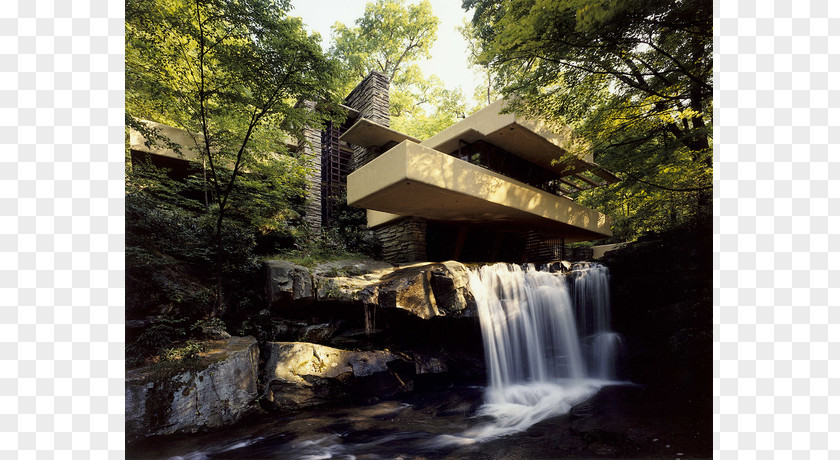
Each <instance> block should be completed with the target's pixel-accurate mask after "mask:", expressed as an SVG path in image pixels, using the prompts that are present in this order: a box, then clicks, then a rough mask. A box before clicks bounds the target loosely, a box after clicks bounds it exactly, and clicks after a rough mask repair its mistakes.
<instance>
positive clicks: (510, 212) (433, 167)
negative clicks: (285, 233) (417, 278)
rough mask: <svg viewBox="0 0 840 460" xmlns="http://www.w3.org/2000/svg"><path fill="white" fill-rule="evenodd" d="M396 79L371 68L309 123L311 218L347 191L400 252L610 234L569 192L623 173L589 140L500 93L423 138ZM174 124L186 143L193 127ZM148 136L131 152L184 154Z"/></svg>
mask: <svg viewBox="0 0 840 460" xmlns="http://www.w3.org/2000/svg"><path fill="white" fill-rule="evenodd" d="M388 85H389V82H388V80H387V78H386V77H385V76H384V75H382V74H381V73H378V72H371V73H370V74H369V75H368V76H367V77H366V78H365V79H364V80H363V81H362V82H361V83H360V84H359V85H358V86H357V87H356V88H355V89H354V90H353V91H351V93H350V94H349V95H348V96H347V98H346V99H345V101H344V106H343V108H344V109H345V110H346V112H347V117H346V119H345V121H344V122H343V123H342V124H340V125H339V124H337V123H328V124H327V125H326V126H325V127H324V128H323V129H319V128H309V129H306V130H304V133H302V134H303V136H302V140H301V142H300V143H299V144H298V145H296V146H295V150H296V151H297V152H298V154H299V155H301V157H302V158H303V159H305V160H306V162H307V163H308V166H309V167H310V176H309V196H310V200H309V202H308V205H307V212H306V219H307V221H308V222H309V224H310V226H312V227H313V228H316V229H320V228H321V227H329V226H331V225H333V224H334V221H335V213H336V212H337V210H338V206H339V204H340V201H341V200H342V199H344V197H345V196H346V200H347V204H349V205H351V206H356V207H360V208H364V209H365V210H366V212H367V224H368V227H370V228H371V229H372V230H373V231H374V232H375V234H376V235H377V237H378V238H379V240H380V241H381V242H382V245H383V253H384V254H383V255H384V258H385V259H386V260H388V261H391V262H414V261H425V260H447V259H457V260H462V261H485V262H489V261H510V262H523V261H531V262H542V261H547V260H553V259H557V258H560V257H561V256H562V253H563V252H564V250H565V244H566V243H571V242H577V241H588V240H598V239H604V238H608V237H610V236H612V231H611V229H610V224H611V221H610V218H609V217H608V216H606V215H604V214H602V213H600V212H597V211H595V210H592V209H589V208H586V207H584V206H581V205H580V204H578V203H576V202H575V201H574V200H572V199H570V198H568V197H566V196H565V195H566V194H568V193H572V192H576V191H580V190H585V189H589V188H592V187H598V186H601V185H605V184H608V183H611V182H614V181H616V180H617V179H616V177H615V176H614V175H613V174H612V173H610V172H609V171H607V170H605V169H603V168H601V167H600V166H598V165H597V164H595V163H594V161H593V158H592V155H591V153H589V154H583V155H580V154H574V153H572V150H575V151H578V150H580V149H573V148H572V147H573V144H572V143H573V137H572V136H571V133H570V132H569V131H568V130H566V131H564V132H559V133H558V132H555V131H552V130H549V129H547V128H546V127H545V126H543V125H541V124H539V123H537V122H534V121H532V120H528V119H523V118H521V117H519V116H516V115H514V114H501V113H500V111H501V110H502V109H503V108H504V104H505V102H504V101H501V100H500V101H497V102H495V103H493V104H491V105H489V106H487V107H485V108H483V109H481V110H479V111H478V112H476V113H474V114H472V115H470V116H468V117H466V118H465V119H462V120H461V121H459V122H458V123H455V124H454V125H452V126H450V127H449V128H447V129H445V130H443V131H442V132H440V133H438V134H436V135H434V136H432V137H431V138H429V139H425V140H420V139H415V138H413V137H411V136H408V135H406V134H403V133H400V132H397V131H395V130H392V129H390V128H389V127H388V125H389V115H388V113H389V104H388V102H389V101H388ZM170 129H174V128H170ZM176 131H180V130H176ZM167 135H169V137H170V138H171V139H172V140H174V141H176V142H179V143H181V142H180V141H179V140H178V139H179V138H177V136H181V137H184V136H185V135H186V133H178V132H173V133H171V134H169V133H167ZM187 137H188V136H187ZM184 140H185V141H186V140H188V139H186V138H185V139H184ZM141 141H142V137H140V136H139V135H137V138H136V139H135V134H134V133H133V134H132V141H131V143H132V152H133V154H134V153H135V150H136V152H137V154H140V153H145V154H154V155H155V156H158V157H160V158H162V159H166V160H167V161H168V162H170V163H171V162H172V161H175V159H174V157H173V155H177V154H175V153H174V152H169V151H168V150H167V149H165V148H158V149H157V151H153V150H151V149H149V148H147V147H145V146H144V145H142V142H141ZM182 145H184V144H183V143H182ZM182 150H183V149H182ZM182 159H184V160H186V158H183V157H182ZM160 161H163V160H160Z"/></svg>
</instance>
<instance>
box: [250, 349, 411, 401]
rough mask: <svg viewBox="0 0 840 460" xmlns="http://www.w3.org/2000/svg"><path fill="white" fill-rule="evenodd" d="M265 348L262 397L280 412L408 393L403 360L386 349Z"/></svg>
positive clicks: (409, 384)
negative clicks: (348, 400) (357, 398)
mask: <svg viewBox="0 0 840 460" xmlns="http://www.w3.org/2000/svg"><path fill="white" fill-rule="evenodd" d="M267 348H268V361H267V362H266V366H265V375H264V377H265V382H266V385H265V393H264V396H265V398H266V400H267V401H269V402H271V403H273V404H274V405H275V406H276V407H277V408H280V409H295V408H300V407H306V406H312V405H316V404H321V403H325V402H331V401H335V400H339V399H344V398H348V397H350V398H353V397H361V398H369V397H379V398H381V397H387V396H391V395H393V394H395V393H397V392H400V391H410V390H411V389H412V388H411V381H410V380H408V381H407V379H404V378H400V377H399V376H398V374H399V373H400V371H401V369H400V368H405V366H406V365H407V363H406V362H405V361H407V360H405V359H404V358H402V357H400V356H398V355H396V354H393V353H391V352H389V351H387V350H376V351H349V350H340V349H338V348H331V347H327V346H323V345H316V344H313V343H305V342H269V343H268V344H267ZM411 365H412V367H413V363H411Z"/></svg>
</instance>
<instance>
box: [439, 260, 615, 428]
mask: <svg viewBox="0 0 840 460" xmlns="http://www.w3.org/2000/svg"><path fill="white" fill-rule="evenodd" d="M575 269H576V270H575V272H576V273H575V274H574V275H573V276H574V280H575V281H574V290H575V299H576V300H577V302H573V301H572V296H571V295H570V292H569V290H570V287H569V283H568V282H567V280H566V277H565V276H564V275H562V274H558V273H549V272H544V271H537V270H535V269H534V267H533V266H530V265H529V266H526V267H525V268H522V267H519V266H516V265H508V264H495V265H488V266H484V267H481V268H479V269H477V270H474V271H473V272H471V274H470V290H471V291H472V293H473V295H474V297H475V299H476V304H477V306H478V313H479V320H480V323H481V330H482V337H483V340H484V351H485V358H486V361H487V371H488V376H489V382H488V387H487V389H486V390H485V404H484V405H483V406H482V407H481V409H480V410H479V413H478V415H479V416H489V417H491V418H492V421H491V422H489V423H482V424H479V425H478V426H476V427H475V428H473V429H470V430H468V431H466V432H464V433H461V434H459V435H445V436H442V437H440V439H438V442H440V443H441V444H472V443H476V442H481V441H485V440H487V439H491V438H495V437H498V436H503V435H507V434H512V433H516V432H520V431H524V430H526V429H528V428H529V427H531V426H533V425H534V424H536V423H538V422H540V421H542V420H545V419H547V418H550V417H554V416H558V415H562V414H565V413H568V412H569V410H570V409H571V408H572V406H574V405H576V404H578V403H581V402H583V401H585V400H586V399H588V398H590V397H592V396H593V395H594V394H595V393H597V392H598V390H599V389H600V388H601V387H602V386H604V385H605V384H608V383H610V380H609V379H612V378H614V377H615V356H616V348H617V346H618V345H617V342H619V341H620V339H619V337H618V335H617V334H615V333H613V332H611V331H609V284H608V272H607V271H606V268H605V267H603V266H601V265H597V264H592V265H587V266H576V267H575ZM589 318H592V319H591V320H588V319H589ZM590 323H591V326H589V325H588V324H590ZM579 331H580V333H581V334H585V335H584V336H583V338H581V335H579Z"/></svg>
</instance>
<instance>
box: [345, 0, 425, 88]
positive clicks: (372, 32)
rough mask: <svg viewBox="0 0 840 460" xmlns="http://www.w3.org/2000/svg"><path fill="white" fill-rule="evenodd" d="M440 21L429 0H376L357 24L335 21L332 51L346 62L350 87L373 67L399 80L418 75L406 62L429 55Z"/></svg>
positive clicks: (390, 79) (394, 80) (391, 79)
mask: <svg viewBox="0 0 840 460" xmlns="http://www.w3.org/2000/svg"><path fill="white" fill-rule="evenodd" d="M438 23H440V20H438V18H437V17H436V16H434V15H433V14H432V6H431V4H430V3H429V2H428V0H424V1H422V2H420V3H418V4H416V5H408V6H406V5H405V0H376V2H375V3H368V4H367V5H366V6H365V14H364V15H363V16H362V17H361V18H358V19H357V20H356V27H347V26H345V25H344V24H342V23H340V22H336V23H335V25H333V28H332V42H333V44H332V46H331V47H330V53H331V54H332V55H333V56H334V57H336V58H337V59H338V60H339V61H341V62H343V63H344V66H345V70H346V71H347V72H346V75H345V76H344V78H345V79H346V80H345V84H346V85H349V88H347V89H348V91H349V89H352V87H353V86H355V84H356V83H357V82H358V80H360V79H362V78H364V77H366V76H367V74H368V73H370V72H371V71H372V70H377V71H379V72H382V73H383V74H385V76H386V77H388V80H389V81H390V82H392V83H397V84H399V82H401V81H402V79H403V78H406V77H408V78H410V77H411V76H412V75H415V72H413V71H412V72H409V73H406V66H407V64H409V63H411V62H414V61H417V60H418V59H421V58H428V57H430V55H429V50H430V49H431V47H432V44H434V42H435V40H436V39H437V27H438Z"/></svg>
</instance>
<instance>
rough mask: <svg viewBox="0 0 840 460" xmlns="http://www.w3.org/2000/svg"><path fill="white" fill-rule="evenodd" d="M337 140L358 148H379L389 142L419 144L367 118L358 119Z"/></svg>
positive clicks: (407, 136) (413, 139) (405, 135)
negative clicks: (406, 141)
mask: <svg viewBox="0 0 840 460" xmlns="http://www.w3.org/2000/svg"><path fill="white" fill-rule="evenodd" d="M338 139H339V140H342V141H344V142H347V143H350V144H353V145H358V146H359V147H381V146H383V145H385V144H387V143H389V142H394V143H396V144H398V143H400V142H402V141H404V140H410V141H413V142H420V140H419V139H417V138H416V137H412V136H409V135H408V134H403V133H401V132H399V131H395V130H393V129H391V128H389V127H387V126H383V125H380V124H379V123H376V122H373V121H371V120H368V119H367V118H361V119H359V121H357V122H356V123H354V124H353V126H351V127H350V128H348V129H347V131H345V132H344V134H342V135H341V136H339V137H338Z"/></svg>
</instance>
